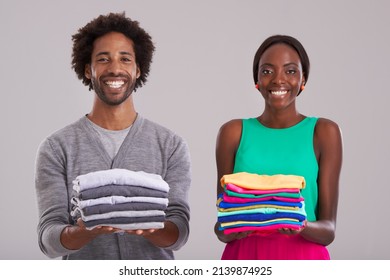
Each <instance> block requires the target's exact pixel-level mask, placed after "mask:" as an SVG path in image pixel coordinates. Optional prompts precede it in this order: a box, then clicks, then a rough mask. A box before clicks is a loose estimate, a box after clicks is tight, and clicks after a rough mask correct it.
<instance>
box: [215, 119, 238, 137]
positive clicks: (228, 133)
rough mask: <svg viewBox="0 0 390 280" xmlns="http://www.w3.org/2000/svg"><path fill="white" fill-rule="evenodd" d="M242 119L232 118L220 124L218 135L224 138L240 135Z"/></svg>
mask: <svg viewBox="0 0 390 280" xmlns="http://www.w3.org/2000/svg"><path fill="white" fill-rule="evenodd" d="M242 121H243V120H242V119H232V120H229V121H227V122H225V123H224V124H222V125H221V127H220V128H219V131H218V135H219V136H220V137H223V138H224V139H229V138H230V139H234V138H237V137H238V138H240V137H241V131H242Z"/></svg>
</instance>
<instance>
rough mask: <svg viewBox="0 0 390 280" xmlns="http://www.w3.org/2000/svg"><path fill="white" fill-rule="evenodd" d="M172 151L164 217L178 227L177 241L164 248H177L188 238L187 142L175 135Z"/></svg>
mask: <svg viewBox="0 0 390 280" xmlns="http://www.w3.org/2000/svg"><path fill="white" fill-rule="evenodd" d="M174 143H176V144H175V146H174V149H173V153H172V154H171V156H170V157H169V159H168V169H167V173H166V176H165V178H164V179H165V181H166V182H167V183H168V184H169V187H170V190H169V204H168V207H167V211H166V218H167V220H168V221H171V222H173V223H174V224H175V225H176V226H177V227H178V229H179V237H178V239H177V241H176V242H175V243H174V244H172V245H171V246H169V247H166V248H165V249H171V250H178V249H180V248H181V247H182V246H183V245H184V244H185V243H186V242H187V240H188V236H189V231H190V229H189V220H190V206H189V202H188V193H189V189H190V186H191V161H190V153H189V149H188V145H187V143H186V142H185V141H184V140H183V139H182V138H181V137H179V136H177V135H176V138H175V141H174Z"/></svg>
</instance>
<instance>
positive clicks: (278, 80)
mask: <svg viewBox="0 0 390 280" xmlns="http://www.w3.org/2000/svg"><path fill="white" fill-rule="evenodd" d="M272 82H273V83H275V84H284V83H285V82H286V75H285V73H284V71H277V72H275V75H274V77H273V80H272Z"/></svg>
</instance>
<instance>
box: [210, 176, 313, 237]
mask: <svg viewBox="0 0 390 280" xmlns="http://www.w3.org/2000/svg"><path fill="white" fill-rule="evenodd" d="M221 186H222V187H223V188H224V190H223V192H222V193H221V194H220V195H219V196H218V199H217V208H218V222H220V230H223V231H224V233H225V234H229V233H233V232H242V231H256V232H272V231H275V230H277V229H280V228H289V229H295V230H298V229H300V228H302V227H303V225H304V221H305V220H306V212H305V207H304V199H303V197H302V195H301V190H302V189H303V188H304V187H305V179H304V177H302V176H295V175H282V174H278V175H258V174H252V173H247V172H239V173H234V174H227V175H224V176H223V177H222V178H221Z"/></svg>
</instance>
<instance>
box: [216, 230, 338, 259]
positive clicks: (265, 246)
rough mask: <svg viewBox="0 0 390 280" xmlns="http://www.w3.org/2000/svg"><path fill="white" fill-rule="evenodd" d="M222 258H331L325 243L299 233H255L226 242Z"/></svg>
mask: <svg viewBox="0 0 390 280" xmlns="http://www.w3.org/2000/svg"><path fill="white" fill-rule="evenodd" d="M221 259H222V260H329V259H330V256H329V251H328V249H327V248H326V247H325V246H324V245H320V244H318V243H313V242H310V241H307V240H306V239H304V238H303V237H301V236H300V235H299V234H297V235H286V234H281V233H271V234H264V235H260V234H254V235H250V236H248V237H246V238H243V239H238V240H234V241H232V242H229V243H227V244H226V247H225V250H224V252H223V254H222V257H221Z"/></svg>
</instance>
